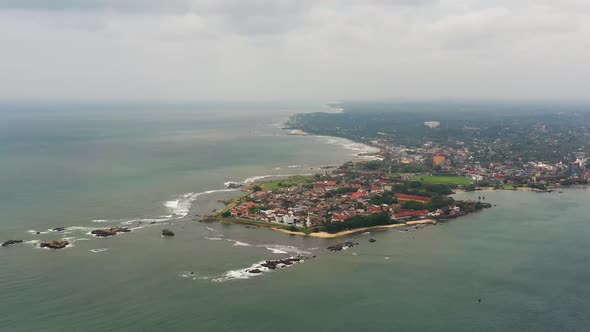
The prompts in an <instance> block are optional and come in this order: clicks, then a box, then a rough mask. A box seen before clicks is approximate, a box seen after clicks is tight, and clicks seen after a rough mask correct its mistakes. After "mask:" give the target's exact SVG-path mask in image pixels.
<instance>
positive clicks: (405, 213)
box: [393, 210, 429, 220]
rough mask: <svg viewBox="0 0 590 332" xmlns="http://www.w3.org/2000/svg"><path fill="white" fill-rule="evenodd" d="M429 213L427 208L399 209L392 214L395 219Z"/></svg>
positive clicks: (422, 215)
mask: <svg viewBox="0 0 590 332" xmlns="http://www.w3.org/2000/svg"><path fill="white" fill-rule="evenodd" d="M428 213H429V211H428V210H418V211H400V212H398V213H395V214H394V215H393V219H395V220H403V219H411V218H416V217H424V216H425V215H427V214H428Z"/></svg>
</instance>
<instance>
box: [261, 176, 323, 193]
mask: <svg viewBox="0 0 590 332" xmlns="http://www.w3.org/2000/svg"><path fill="white" fill-rule="evenodd" d="M311 182H312V178H311V177H310V176H303V175H296V176H291V177H290V178H287V179H284V180H275V181H268V182H260V183H259V184H258V185H259V186H260V187H261V188H262V189H265V190H269V189H270V190H272V189H277V188H279V187H289V186H295V185H300V184H306V183H311Z"/></svg>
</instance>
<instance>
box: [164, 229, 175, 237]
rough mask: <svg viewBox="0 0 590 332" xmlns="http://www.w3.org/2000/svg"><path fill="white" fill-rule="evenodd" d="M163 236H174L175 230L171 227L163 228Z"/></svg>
mask: <svg viewBox="0 0 590 332" xmlns="http://www.w3.org/2000/svg"><path fill="white" fill-rule="evenodd" d="M162 236H174V232H172V231H171V230H169V229H163V230H162Z"/></svg>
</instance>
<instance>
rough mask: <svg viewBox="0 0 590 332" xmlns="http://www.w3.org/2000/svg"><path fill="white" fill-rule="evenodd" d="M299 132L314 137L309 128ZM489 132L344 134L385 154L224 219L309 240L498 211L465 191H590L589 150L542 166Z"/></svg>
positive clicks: (254, 199)
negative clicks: (281, 228)
mask: <svg viewBox="0 0 590 332" xmlns="http://www.w3.org/2000/svg"><path fill="white" fill-rule="evenodd" d="M330 116H332V115H330ZM314 121H315V120H314ZM420 126H421V130H422V131H423V132H426V133H428V132H430V131H432V132H433V133H434V135H430V137H436V135H437V133H440V130H441V128H440V127H441V123H440V122H439V121H435V120H429V121H423V122H421V123H420ZM293 128H297V129H301V130H309V127H308V126H306V125H301V124H299V125H294V126H293ZM339 130H342V128H339ZM481 130H482V129H481V128H475V127H465V128H462V129H461V131H460V134H455V136H457V137H458V138H455V139H450V138H449V137H450V136H447V137H446V138H445V139H438V140H437V139H433V140H421V141H419V142H415V141H412V142H411V144H407V145H406V144H401V143H400V140H399V139H398V138H397V136H396V135H393V134H388V133H385V132H381V131H379V132H375V133H373V135H367V136H363V137H362V138H358V137H355V136H354V135H352V134H350V133H348V135H341V136H344V137H346V136H349V138H351V139H355V140H357V141H360V142H363V143H365V144H367V145H370V146H372V147H373V148H378V149H379V152H376V153H373V154H364V155H363V156H362V157H363V158H365V160H357V161H351V162H348V163H345V164H344V165H342V166H340V167H338V168H336V169H335V170H333V171H332V172H331V173H328V172H325V174H318V175H315V176H297V177H292V178H289V179H284V180H275V181H272V182H263V183H259V184H255V185H253V186H250V187H249V188H247V190H248V191H247V194H245V195H243V196H241V197H240V198H238V199H237V200H235V201H233V202H231V203H230V204H229V205H228V207H227V208H226V209H225V210H223V211H221V212H220V213H219V217H220V218H225V220H234V221H235V220H241V221H252V222H256V223H268V224H275V225H289V226H290V227H289V229H290V230H293V231H297V230H299V231H304V232H306V233H310V232H320V231H326V232H329V233H335V232H339V231H344V230H350V229H355V228H362V227H371V226H379V225H391V224H399V223H406V222H411V221H417V220H424V221H433V222H440V221H445V220H448V219H451V218H456V217H459V216H463V215H465V214H468V213H471V212H475V211H479V210H481V209H483V208H487V207H491V205H490V204H488V203H486V202H485V196H479V197H478V198H479V199H478V200H477V201H474V202H467V201H457V200H455V199H453V198H452V197H451V196H449V195H451V194H453V193H454V192H456V191H460V190H462V191H475V190H481V189H488V190H529V191H535V192H540V193H542V192H550V191H552V190H555V188H560V187H566V186H572V185H585V184H587V182H588V179H590V170H588V169H587V168H586V163H587V161H588V160H589V159H590V158H589V157H586V153H585V150H584V148H583V147H580V148H578V149H576V150H574V151H570V152H568V153H564V152H561V153H562V155H560V156H557V157H556V156H553V157H548V158H547V159H535V158H534V157H535V156H536V154H535V153H534V151H533V152H531V151H528V150H527V151H525V152H522V151H520V152H519V153H520V155H516V154H515V152H514V150H517V149H518V146H519V145H518V144H516V143H515V140H516V139H515V138H509V139H507V138H503V137H499V136H501V135H499V134H498V135H492V137H491V138H490V137H484V138H482V137H481V136H482V135H481V134H477V137H475V138H474V137H473V135H472V134H473V131H481ZM316 131H318V130H316ZM521 131H522V132H526V134H523V135H526V136H522V137H519V139H524V138H523V137H526V138H527V139H528V140H529V141H530V140H531V139H533V138H534V139H535V140H537V145H542V144H543V142H547V141H551V142H552V144H557V145H559V144H560V143H559V141H557V138H558V137H562V136H561V133H557V134H556V133H552V132H551V130H549V129H548V127H547V126H545V125H542V124H538V123H535V124H533V125H532V127H531V130H530V131H529V132H527V131H526V130H524V129H523V130H521ZM320 132H321V131H320ZM531 133H532V134H531ZM423 137H429V135H424V136H423ZM461 138H463V139H464V141H461V140H460V139H461ZM467 138H469V139H467ZM401 141H402V142H404V141H403V140H401ZM466 142H467V143H466ZM527 144H534V141H533V143H527ZM573 146H575V145H573ZM556 149H557V148H556ZM531 150H534V149H533V148H531Z"/></svg>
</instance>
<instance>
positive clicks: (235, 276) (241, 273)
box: [212, 259, 304, 282]
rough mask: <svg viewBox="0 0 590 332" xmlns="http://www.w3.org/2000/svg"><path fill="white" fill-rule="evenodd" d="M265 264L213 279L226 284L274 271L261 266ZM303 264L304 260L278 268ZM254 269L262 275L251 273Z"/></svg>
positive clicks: (258, 264)
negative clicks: (226, 282)
mask: <svg viewBox="0 0 590 332" xmlns="http://www.w3.org/2000/svg"><path fill="white" fill-rule="evenodd" d="M265 262H266V261H261V262H258V263H254V264H252V265H251V266H249V267H247V268H245V269H239V270H230V271H227V272H225V273H224V274H223V275H222V276H221V277H218V278H214V279H212V281H213V282H225V281H230V280H240V279H241V280H243V279H250V278H252V277H255V276H258V275H261V274H263V273H264V272H269V271H272V270H270V269H268V268H266V267H264V266H262V265H261V264H263V263H265ZM303 262H304V260H303V259H301V260H300V261H298V262H293V264H292V265H281V264H279V265H278V268H279V269H283V268H287V267H290V266H293V265H295V264H298V263H303ZM254 269H256V270H260V272H261V273H250V272H249V271H251V270H254Z"/></svg>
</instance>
